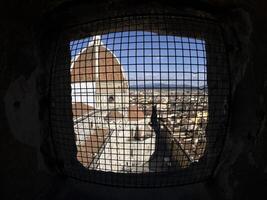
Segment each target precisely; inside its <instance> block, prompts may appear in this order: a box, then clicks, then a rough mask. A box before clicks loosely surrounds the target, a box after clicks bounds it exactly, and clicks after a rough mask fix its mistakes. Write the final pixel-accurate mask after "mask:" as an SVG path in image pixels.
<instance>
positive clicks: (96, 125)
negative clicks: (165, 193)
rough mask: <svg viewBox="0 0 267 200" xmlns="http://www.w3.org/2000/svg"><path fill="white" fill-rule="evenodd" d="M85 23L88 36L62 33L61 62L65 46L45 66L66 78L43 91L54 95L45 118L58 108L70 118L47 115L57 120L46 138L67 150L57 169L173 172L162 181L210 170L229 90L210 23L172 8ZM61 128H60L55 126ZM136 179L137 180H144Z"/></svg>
mask: <svg viewBox="0 0 267 200" xmlns="http://www.w3.org/2000/svg"><path fill="white" fill-rule="evenodd" d="M130 22H131V23H130ZM140 22H142V23H141V26H140ZM107 24H110V26H108V25H107ZM90 25H91V26H92V27H94V28H95V30H94V31H93V32H94V33H95V34H90V32H89V33H88V35H87V36H86V35H83V37H82V39H81V38H79V39H75V40H71V41H70V43H69V48H68V51H69V52H70V54H71V56H70V57H69V60H70V63H69V67H68V65H67V64H66V63H67V62H66V61H65V60H66V56H62V55H66V54H63V53H62V50H58V52H59V53H57V54H58V55H59V57H58V58H57V63H59V64H56V67H57V68H55V70H54V77H58V78H59V79H60V78H61V77H62V76H63V75H64V73H62V72H63V71H62V69H63V70H64V72H65V73H67V75H68V77H69V79H68V80H67V78H63V79H62V80H61V82H58V84H59V85H57V87H54V90H53V86H54V85H55V84H56V83H55V81H54V82H53V83H52V96H53V94H54V98H57V99H60V98H61V99H60V100H59V101H58V102H59V104H58V105H60V106H59V107H58V109H55V110H54V116H56V115H55V113H56V114H58V113H60V114H61V115H62V116H63V117H62V119H64V117H66V116H64V114H63V112H62V110H61V109H63V107H64V106H65V108H67V110H68V112H65V115H66V114H68V115H70V116H71V117H68V120H67V121H69V122H71V123H70V124H71V125H72V127H71V126H70V125H68V126H67V127H66V126H64V124H62V123H63V121H64V120H63V121H62V122H60V120H58V118H56V117H54V119H57V120H58V122H59V123H57V126H54V127H56V128H55V129H56V131H55V132H57V133H56V135H57V137H55V138H56V139H57V142H58V143H60V144H62V145H65V147H64V150H63V151H62V149H61V150H60V151H62V152H65V153H66V152H70V153H67V154H66V155H64V156H65V162H66V163H68V165H67V166H68V167H66V168H65V170H66V171H68V173H69V174H72V175H71V176H74V177H76V178H80V179H86V180H89V179H90V178H89V174H90V173H89V172H102V173H104V175H105V173H107V172H112V173H115V175H114V174H113V175H112V176H111V175H110V176H111V177H114V176H115V177H116V174H122V175H125V174H135V175H136V174H139V175H153V177H154V176H155V175H157V174H162V173H163V174H164V173H165V174H174V175H175V176H173V178H170V176H167V178H166V180H167V182H166V180H165V179H164V180H165V182H164V183H165V185H171V184H177V183H179V184H184V183H188V182H194V180H195V181H199V180H202V179H205V178H207V177H209V176H210V174H211V172H212V169H213V167H214V166H215V163H216V159H217V157H218V155H219V152H220V149H221V148H222V144H223V142H222V141H223V137H224V135H225V132H224V131H223V130H224V127H223V125H224V124H223V122H224V121H223V120H222V119H225V116H226V110H225V104H226V103H227V101H226V100H227V95H228V83H227V71H226V68H227V66H226V64H225V62H226V61H225V60H224V59H225V58H226V57H225V50H224V46H223V42H222V38H221V36H220V35H219V34H218V33H220V29H219V27H218V25H216V23H215V22H212V21H211V22H210V21H206V20H204V19H203V20H197V19H191V18H184V17H181V18H179V17H173V16H172V17H166V16H163V17H159V16H157V17H151V16H149V17H127V18H119V19H114V21H112V22H109V21H101V22H100V25H99V24H94V23H92V24H90ZM101 25H102V26H101ZM112 25H113V26H112ZM175 25H176V26H175ZM179 25H180V26H179ZM181 25H182V26H181ZM84 26H85V27H87V26H88V27H89V24H86V25H84ZM99 27H100V28H99ZM78 28H79V27H78ZM83 28H84V27H83ZM98 29H100V30H98ZM90 30H92V29H90ZM62 48H63V47H62ZM59 49H60V48H59ZM64 49H65V51H66V47H65V46H64ZM60 52H61V53H60ZM64 59H65V60H64ZM60 61H62V62H63V63H64V64H62V63H60ZM63 65H64V66H63ZM60 66H61V67H60ZM62 85H64V87H62ZM55 88H56V89H55ZM64 88H65V92H62V90H63V89H64ZM66 88H67V89H66ZM53 91H54V92H53ZM56 91H57V92H59V93H60V92H61V93H60V94H59V93H56ZM66 91H69V93H68V92H66ZM63 102H64V103H63ZM70 108H71V109H70ZM52 118H53V112H52ZM52 120H53V119H52ZM65 122H66V120H65ZM65 122H64V123H65ZM60 123H61V124H60ZM52 124H53V123H52ZM54 124H55V121H54ZM67 128H69V130H68V131H67V132H69V135H67V134H66V132H64V131H63V130H65V131H66V129H67ZM71 130H73V132H74V134H75V137H74V138H75V139H73V138H72V137H71V134H72V135H73V133H70V132H71ZM64 135H65V136H64ZM60 138H61V139H60ZM62 138H64V139H65V140H63V139H62ZM70 138H71V139H70ZM71 142H72V144H71V147H70V143H71ZM59 146H60V145H59ZM58 148H60V147H58ZM64 156H63V157H64ZM67 156H68V157H69V158H66V157H67ZM70 157H72V159H73V160H77V161H78V162H79V163H80V164H81V165H82V166H83V168H84V169H86V170H85V171H86V172H88V177H87V178H82V177H81V174H80V173H81V171H78V170H76V171H75V167H74V164H71V162H69V161H66V160H68V159H70ZM86 172H84V173H86ZM73 174H74V175H73ZM75 174H76V175H75ZM190 174H191V175H190ZM86 176H87V175H86ZM90 176H91V177H92V175H90ZM106 176H108V175H107V174H106ZM141 177H142V176H141ZM175 177H176V179H175ZM179 178H180V179H179ZM90 180H91V179H90ZM124 180H125V179H124ZM140 180H141V182H139V184H141V183H142V184H143V185H145V186H149V185H153V184H151V182H150V183H147V182H146V181H145V180H144V179H143V177H142V178H141V179H140ZM158 180H159V179H158ZM94 181H95V182H100V183H103V181H101V180H98V181H97V180H94ZM105 181H106V180H105ZM113 181H114V180H113ZM128 181H130V182H128V183H127V184H128V185H134V186H137V185H138V184H136V183H132V182H131V180H130V179H128ZM110 182H112V181H111V180H110ZM111 184H112V183H111ZM124 184H126V183H125V182H124ZM127 184H126V185H127ZM142 184H141V185H142ZM154 184H159V182H156V181H155V183H154Z"/></svg>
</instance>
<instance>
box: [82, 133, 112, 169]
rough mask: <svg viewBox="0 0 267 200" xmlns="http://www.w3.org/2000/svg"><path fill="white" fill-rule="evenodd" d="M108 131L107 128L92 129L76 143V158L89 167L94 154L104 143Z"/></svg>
mask: <svg viewBox="0 0 267 200" xmlns="http://www.w3.org/2000/svg"><path fill="white" fill-rule="evenodd" d="M108 132H109V131H108V129H96V130H92V132H91V134H90V136H88V137H86V138H85V140H84V141H82V144H80V145H77V150H78V151H77V159H78V161H80V162H81V163H82V164H83V166H85V167H89V165H90V164H91V162H92V161H93V157H94V154H96V153H98V151H99V150H100V148H101V147H102V145H103V144H104V141H105V138H106V137H107V135H108Z"/></svg>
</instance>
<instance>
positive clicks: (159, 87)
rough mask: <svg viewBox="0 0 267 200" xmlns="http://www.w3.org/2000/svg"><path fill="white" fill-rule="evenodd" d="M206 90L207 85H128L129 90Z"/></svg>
mask: <svg viewBox="0 0 267 200" xmlns="http://www.w3.org/2000/svg"><path fill="white" fill-rule="evenodd" d="M184 88H186V89H191V88H192V89H207V88H208V86H207V85H201V86H199V87H198V86H192V85H187V84H185V85H174V84H162V83H155V84H145V85H144V84H139V85H130V89H184Z"/></svg>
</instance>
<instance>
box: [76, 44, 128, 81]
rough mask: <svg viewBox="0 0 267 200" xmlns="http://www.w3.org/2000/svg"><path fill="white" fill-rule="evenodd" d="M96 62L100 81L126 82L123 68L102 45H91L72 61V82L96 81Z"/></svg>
mask: <svg viewBox="0 0 267 200" xmlns="http://www.w3.org/2000/svg"><path fill="white" fill-rule="evenodd" d="M97 49H98V53H96V52H97ZM97 55H98V56H97ZM97 57H98V59H97ZM96 60H97V61H98V69H99V72H98V74H99V78H98V80H99V81H123V80H125V77H124V74H123V70H122V66H121V64H120V62H119V60H118V59H117V57H116V56H115V55H114V54H113V52H112V51H111V50H109V49H107V47H106V46H105V45H103V44H102V43H101V44H100V45H95V44H94V43H91V44H89V45H88V47H87V48H85V49H83V50H82V52H81V53H80V54H79V55H77V56H76V57H75V59H74V61H72V65H71V82H72V83H74V82H84V81H96V77H97V76H96V65H97V62H96Z"/></svg>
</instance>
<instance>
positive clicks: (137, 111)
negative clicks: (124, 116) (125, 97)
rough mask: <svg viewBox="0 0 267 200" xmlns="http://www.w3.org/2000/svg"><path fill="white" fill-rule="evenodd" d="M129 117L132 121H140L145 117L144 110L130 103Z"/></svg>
mask: <svg viewBox="0 0 267 200" xmlns="http://www.w3.org/2000/svg"><path fill="white" fill-rule="evenodd" d="M128 118H129V120H130V121H138V120H141V119H144V118H145V115H144V112H143V111H142V109H141V108H139V107H138V106H137V105H130V106H129V109H128Z"/></svg>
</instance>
